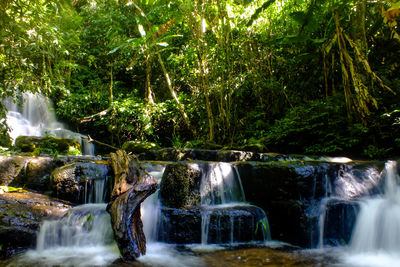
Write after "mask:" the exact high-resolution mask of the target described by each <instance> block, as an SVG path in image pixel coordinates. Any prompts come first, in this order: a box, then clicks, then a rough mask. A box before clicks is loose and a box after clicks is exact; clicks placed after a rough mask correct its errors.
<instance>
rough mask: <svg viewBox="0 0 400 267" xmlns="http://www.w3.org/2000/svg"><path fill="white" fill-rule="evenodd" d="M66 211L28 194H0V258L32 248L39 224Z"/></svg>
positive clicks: (55, 202) (57, 202)
mask: <svg viewBox="0 0 400 267" xmlns="http://www.w3.org/2000/svg"><path fill="white" fill-rule="evenodd" d="M70 207H71V206H70V204H69V203H67V202H62V201H60V200H56V199H53V198H50V197H48V196H44V195H40V194H37V193H32V192H25V193H4V194H0V258H7V257H9V256H11V255H13V254H16V253H19V252H21V251H23V250H26V249H28V248H33V247H34V246H35V244H36V232H37V230H38V228H39V226H40V222H41V221H42V220H43V219H47V218H61V217H62V216H63V215H64V214H65V213H66V212H67V210H68V209H69V208H70Z"/></svg>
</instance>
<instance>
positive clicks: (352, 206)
mask: <svg viewBox="0 0 400 267" xmlns="http://www.w3.org/2000/svg"><path fill="white" fill-rule="evenodd" d="M355 166H356V165H342V166H340V168H339V169H338V171H337V172H336V173H335V175H331V176H328V175H324V179H323V183H322V184H323V187H324V190H325V195H324V196H323V197H322V199H320V200H319V206H318V212H317V213H318V226H317V231H318V239H317V244H316V247H318V248H324V247H325V246H327V245H328V246H342V245H345V244H347V243H348V242H349V241H350V238H351V236H352V231H353V228H354V225H355V218H356V217H357V214H358V211H359V207H360V203H359V201H358V200H359V199H362V198H365V197H370V196H371V195H373V194H376V193H379V192H380V188H381V184H382V181H383V177H382V175H381V174H380V173H379V171H378V170H377V167H376V166H375V165H374V166H370V165H366V166H364V167H360V168H356V167H355ZM314 245H315V243H314V244H312V246H314Z"/></svg>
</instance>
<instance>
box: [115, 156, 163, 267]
mask: <svg viewBox="0 0 400 267" xmlns="http://www.w3.org/2000/svg"><path fill="white" fill-rule="evenodd" d="M110 156H111V159H110V165H111V167H112V169H113V171H114V188H113V191H112V193H111V201H110V203H109V204H108V206H107V211H108V212H109V213H110V215H111V224H112V227H113V230H114V238H115V241H116V242H117V244H118V248H119V250H120V252H121V255H122V257H123V259H124V260H125V261H133V260H135V259H136V258H137V257H139V256H140V255H144V254H145V253H146V237H145V235H144V232H143V223H142V220H141V218H140V204H141V203H142V202H143V201H144V200H145V199H146V198H147V197H148V196H150V195H151V194H153V193H154V192H155V191H156V190H157V186H158V184H157V180H156V179H155V178H154V177H152V176H150V175H149V174H147V173H146V172H145V171H144V169H143V168H142V167H141V166H140V163H139V162H138V161H137V160H136V159H130V158H129V156H128V155H127V154H126V152H125V151H121V150H118V151H116V153H111V154H110Z"/></svg>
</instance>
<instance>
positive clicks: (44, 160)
mask: <svg viewBox="0 0 400 267" xmlns="http://www.w3.org/2000/svg"><path fill="white" fill-rule="evenodd" d="M65 164H66V161H65V160H62V159H55V158H52V157H32V158H29V159H28V161H27V162H26V163H25V169H24V171H23V172H21V173H20V175H19V176H18V178H17V179H14V181H13V182H12V183H10V185H11V186H16V187H24V188H29V189H32V190H35V191H37V192H41V193H48V194H51V191H52V187H51V181H50V174H51V173H52V172H53V171H54V170H55V169H56V168H58V167H60V166H63V165H65Z"/></svg>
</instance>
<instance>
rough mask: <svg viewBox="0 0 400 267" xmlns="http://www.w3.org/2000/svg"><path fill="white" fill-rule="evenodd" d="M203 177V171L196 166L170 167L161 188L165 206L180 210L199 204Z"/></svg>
mask: <svg viewBox="0 0 400 267" xmlns="http://www.w3.org/2000/svg"><path fill="white" fill-rule="evenodd" d="M201 175H202V172H201V169H200V168H199V167H198V165H195V164H183V163H176V164H170V165H168V166H167V167H166V168H165V171H164V175H163V177H162V183H161V188H160V196H161V199H162V203H163V205H165V206H167V207H172V208H180V207H183V206H191V205H196V204H197V203H199V201H200V182H201Z"/></svg>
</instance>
